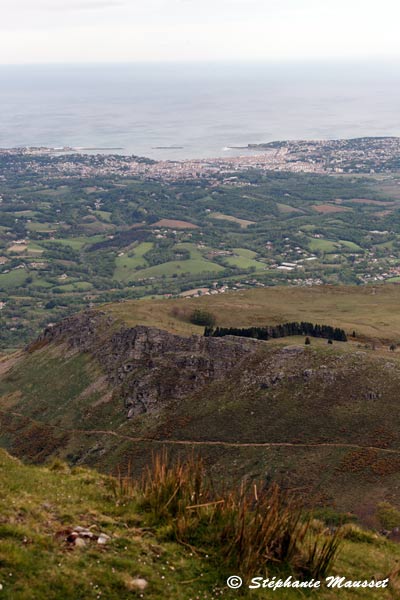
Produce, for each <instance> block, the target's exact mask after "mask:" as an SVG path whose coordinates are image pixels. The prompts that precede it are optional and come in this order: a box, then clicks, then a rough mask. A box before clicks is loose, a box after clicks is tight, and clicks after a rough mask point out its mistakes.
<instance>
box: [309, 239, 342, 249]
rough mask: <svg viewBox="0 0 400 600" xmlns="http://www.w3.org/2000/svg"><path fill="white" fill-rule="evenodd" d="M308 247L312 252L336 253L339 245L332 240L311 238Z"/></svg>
mask: <svg viewBox="0 0 400 600" xmlns="http://www.w3.org/2000/svg"><path fill="white" fill-rule="evenodd" d="M308 247H309V249H310V250H311V252H316V251H318V250H320V251H321V252H336V251H337V250H338V247H339V246H338V243H337V242H333V241H331V240H326V239H320V238H311V239H310V241H309V243H308Z"/></svg>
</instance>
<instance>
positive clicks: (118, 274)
mask: <svg viewBox="0 0 400 600" xmlns="http://www.w3.org/2000/svg"><path fill="white" fill-rule="evenodd" d="M153 246H154V244H153V243H152V242H142V243H141V244H138V246H136V247H135V248H134V249H133V250H130V251H129V252H127V253H126V254H124V255H123V256H117V258H116V259H115V264H116V268H115V271H114V279H116V280H117V281H131V280H132V279H133V276H134V274H135V270H136V269H137V268H138V267H141V268H142V267H143V268H144V267H146V266H147V265H148V263H147V261H146V259H145V258H144V256H143V255H144V254H146V252H148V251H149V250H151V249H152V248H153Z"/></svg>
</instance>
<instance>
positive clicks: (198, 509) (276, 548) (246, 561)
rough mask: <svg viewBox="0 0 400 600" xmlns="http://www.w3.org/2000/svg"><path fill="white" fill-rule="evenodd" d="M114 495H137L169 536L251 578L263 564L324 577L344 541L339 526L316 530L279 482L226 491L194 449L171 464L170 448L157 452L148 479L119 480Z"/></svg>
mask: <svg viewBox="0 0 400 600" xmlns="http://www.w3.org/2000/svg"><path fill="white" fill-rule="evenodd" d="M114 494H115V496H116V498H117V499H118V500H122V501H124V502H125V501H126V500H127V499H128V500H133V501H135V502H136V504H137V506H138V507H139V508H140V510H141V511H144V512H145V513H146V514H147V515H148V516H149V521H150V523H151V524H152V525H153V526H163V527H164V530H165V532H166V534H167V536H168V538H170V539H173V540H175V541H177V542H179V543H181V544H183V545H184V546H187V547H190V548H191V549H192V550H193V551H194V552H195V553H199V554H202V555H212V556H213V558H214V560H217V561H219V562H220V563H221V569H223V570H227V572H229V571H232V572H235V573H240V574H241V575H242V576H244V577H248V576H250V575H251V574H254V573H255V572H257V571H258V570H259V569H260V568H261V569H264V570H266V571H267V572H268V571H270V570H278V571H279V570H283V571H287V570H289V571H291V572H294V573H297V574H298V575H299V576H304V577H315V578H318V577H323V576H324V575H325V574H326V573H327V572H328V569H329V568H330V567H331V566H332V565H333V563H334V560H335V558H336V555H337V553H338V550H339V546H340V533H339V532H336V533H335V534H334V535H329V534H327V532H326V531H322V532H315V530H314V531H313V530H312V527H311V524H312V519H311V518H310V517H307V516H304V514H303V511H302V508H301V506H300V505H299V504H298V502H297V500H295V498H294V497H292V496H291V495H290V494H288V493H285V492H283V491H282V490H281V489H280V488H279V486H278V485H276V484H272V485H271V486H264V485H257V484H252V486H251V487H249V488H246V487H244V486H241V487H240V488H239V489H238V490H236V491H229V492H227V491H225V492H219V491H217V490H215V489H214V487H213V485H212V482H211V481H210V479H209V477H207V476H206V473H205V468H204V464H203V462H202V460H201V459H200V458H198V457H194V456H192V457H190V458H189V459H187V460H186V461H184V462H182V461H181V460H177V461H176V462H175V463H170V461H169V459H168V455H167V453H166V451H164V452H161V453H160V454H157V455H154V456H153V461H152V464H151V466H149V467H147V469H146V470H145V472H144V475H143V477H142V479H141V481H139V482H135V481H134V480H132V479H131V478H130V477H129V476H128V477H119V478H117V479H115V481H114Z"/></svg>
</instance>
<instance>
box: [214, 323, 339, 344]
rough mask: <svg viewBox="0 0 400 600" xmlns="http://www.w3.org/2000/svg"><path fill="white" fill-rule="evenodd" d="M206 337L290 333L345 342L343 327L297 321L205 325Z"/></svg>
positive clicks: (264, 336)
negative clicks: (249, 325) (246, 325)
mask: <svg viewBox="0 0 400 600" xmlns="http://www.w3.org/2000/svg"><path fill="white" fill-rule="evenodd" d="M204 335H205V336H206V337H223V336H225V335H237V336H241V337H250V338H256V339H258V340H269V339H271V338H282V337H287V336H290V335H306V336H311V337H316V338H324V339H327V340H336V341H338V342H347V336H346V333H345V331H344V330H343V329H340V328H339V327H332V326H331V325H314V324H313V323H307V322H301V323H299V322H297V321H293V322H292V323H283V324H282V325H272V326H268V327H245V328H240V327H216V328H215V329H214V327H206V328H205V330H204Z"/></svg>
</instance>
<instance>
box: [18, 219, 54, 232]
mask: <svg viewBox="0 0 400 600" xmlns="http://www.w3.org/2000/svg"><path fill="white" fill-rule="evenodd" d="M26 228H27V229H28V230H29V231H35V232H38V233H50V232H53V231H57V229H58V228H59V225H57V224H56V223H39V222H35V221H33V222H31V223H27V225H26Z"/></svg>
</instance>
